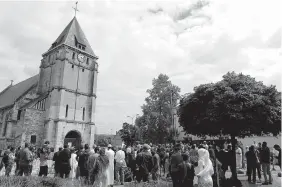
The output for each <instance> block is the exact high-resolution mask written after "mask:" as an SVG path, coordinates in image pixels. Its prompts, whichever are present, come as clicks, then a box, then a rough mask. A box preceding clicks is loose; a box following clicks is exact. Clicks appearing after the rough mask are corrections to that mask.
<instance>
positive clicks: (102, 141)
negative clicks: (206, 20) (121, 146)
mask: <svg viewBox="0 0 282 187" xmlns="http://www.w3.org/2000/svg"><path fill="white" fill-rule="evenodd" d="M97 144H98V146H101V147H107V146H108V144H110V141H109V138H101V139H98V141H97Z"/></svg>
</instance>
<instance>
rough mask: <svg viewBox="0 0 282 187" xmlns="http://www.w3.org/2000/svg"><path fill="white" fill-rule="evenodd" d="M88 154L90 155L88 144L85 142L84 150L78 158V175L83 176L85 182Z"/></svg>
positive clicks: (86, 179) (86, 178)
mask: <svg viewBox="0 0 282 187" xmlns="http://www.w3.org/2000/svg"><path fill="white" fill-rule="evenodd" d="M89 155H90V147H89V145H88V144H85V145H84V152H83V153H82V154H81V155H80V157H79V159H78V166H79V170H80V171H79V172H80V177H81V178H83V180H84V183H85V184H87V181H88V176H89V175H88V174H89V173H88V169H87V161H88V158H89Z"/></svg>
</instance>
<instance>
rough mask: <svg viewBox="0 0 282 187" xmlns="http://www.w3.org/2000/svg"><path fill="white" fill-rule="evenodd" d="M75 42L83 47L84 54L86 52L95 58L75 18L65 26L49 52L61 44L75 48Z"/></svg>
mask: <svg viewBox="0 0 282 187" xmlns="http://www.w3.org/2000/svg"><path fill="white" fill-rule="evenodd" d="M76 41H77V42H78V43H80V44H82V45H84V46H85V52H87V53H88V54H90V55H93V56H96V55H95V54H94V52H93V50H92V48H91V46H90V44H89V42H88V40H87V39H86V37H85V35H84V33H83V31H82V29H81V27H80V25H79V23H78V21H77V19H76V17H74V18H73V19H72V20H71V22H70V23H69V24H68V25H67V26H66V28H65V29H64V30H63V32H62V33H61V34H60V36H59V37H58V38H57V39H56V41H55V42H54V43H53V44H52V46H51V47H50V49H49V50H51V49H53V48H54V47H56V46H58V45H61V44H66V45H69V46H71V47H74V48H77V47H76V45H75V44H76ZM49 50H48V51H49Z"/></svg>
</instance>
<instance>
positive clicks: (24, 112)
mask: <svg viewBox="0 0 282 187" xmlns="http://www.w3.org/2000/svg"><path fill="white" fill-rule="evenodd" d="M42 57H43V58H42V60H41V64H40V72H39V74H38V75H35V76H34V77H31V78H29V79H27V80H24V81H22V82H20V83H18V84H16V85H10V86H9V87H7V88H6V89H4V90H3V91H2V92H1V93H0V149H1V148H2V149H3V148H4V147H5V146H7V145H9V144H11V145H15V146H18V145H23V144H24V143H25V142H29V143H32V144H34V145H37V146H41V145H42V144H43V143H44V141H47V140H48V141H50V144H51V146H53V147H54V148H55V149H56V150H57V149H58V148H59V147H61V146H63V144H71V145H75V146H77V145H80V144H85V143H88V144H89V145H90V146H92V145H93V144H94V134H95V126H94V118H95V103H96V88H97V73H98V63H97V59H98V57H97V56H96V55H95V54H94V52H93V50H92V48H91V46H90V44H89V42H88V41H87V39H86V37H85V35H84V33H83V31H82V29H81V27H80V25H79V23H78V21H77V19H76V17H74V18H73V19H72V20H71V22H70V23H69V24H68V25H67V27H66V28H65V29H64V30H63V32H62V33H61V34H60V35H59V37H58V38H57V39H56V40H55V42H54V43H52V45H51V47H50V48H49V49H48V50H47V52H45V53H44V54H43V55H42Z"/></svg>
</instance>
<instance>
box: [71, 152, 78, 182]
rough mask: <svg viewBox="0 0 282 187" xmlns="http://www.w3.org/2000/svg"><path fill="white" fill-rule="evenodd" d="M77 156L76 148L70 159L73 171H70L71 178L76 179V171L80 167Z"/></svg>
mask: <svg viewBox="0 0 282 187" xmlns="http://www.w3.org/2000/svg"><path fill="white" fill-rule="evenodd" d="M76 157H77V154H76V153H75V150H74V148H72V149H71V158H70V166H71V171H70V178H71V179H74V178H76V170H77V166H78V162H77V160H76Z"/></svg>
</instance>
